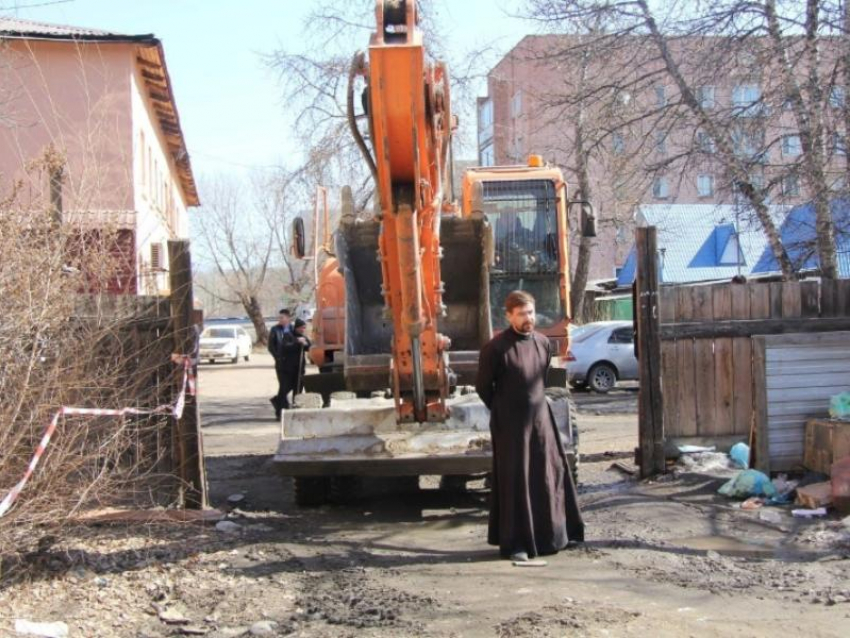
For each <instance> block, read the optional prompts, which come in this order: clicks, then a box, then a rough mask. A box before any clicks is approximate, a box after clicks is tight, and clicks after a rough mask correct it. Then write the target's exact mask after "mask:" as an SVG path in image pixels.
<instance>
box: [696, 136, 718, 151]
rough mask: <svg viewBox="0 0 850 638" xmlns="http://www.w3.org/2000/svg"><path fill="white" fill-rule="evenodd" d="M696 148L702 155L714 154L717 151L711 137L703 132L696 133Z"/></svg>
mask: <svg viewBox="0 0 850 638" xmlns="http://www.w3.org/2000/svg"><path fill="white" fill-rule="evenodd" d="M697 148H698V149H699V150H700V151H702V152H703V153H714V152H715V151H716V150H717V148H716V146H715V145H714V140H713V139H711V135H709V134H708V133H706V132H705V131H697Z"/></svg>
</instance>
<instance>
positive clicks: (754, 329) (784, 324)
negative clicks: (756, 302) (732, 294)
mask: <svg viewBox="0 0 850 638" xmlns="http://www.w3.org/2000/svg"><path fill="white" fill-rule="evenodd" d="M845 330H850V317H823V318H816V317H813V318H810V319H803V318H799V317H798V318H792V319H782V318H779V319H750V320H743V319H741V320H739V319H735V320H732V321H701V322H699V323H668V324H664V325H662V326H661V339H662V340H663V341H669V340H672V339H710V338H712V337H714V338H718V339H719V338H721V337H732V338H735V337H751V336H755V335H769V334H791V333H794V332H805V333H816V332H841V331H845Z"/></svg>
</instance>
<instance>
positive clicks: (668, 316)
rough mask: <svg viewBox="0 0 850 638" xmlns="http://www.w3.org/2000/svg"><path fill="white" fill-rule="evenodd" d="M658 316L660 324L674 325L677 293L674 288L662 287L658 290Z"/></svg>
mask: <svg viewBox="0 0 850 638" xmlns="http://www.w3.org/2000/svg"><path fill="white" fill-rule="evenodd" d="M659 294H660V301H659V309H658V311H659V316H660V319H661V323H675V321H676V311H677V307H678V299H679V293H678V291H677V287H676V286H664V287H662V288H661V289H660V290H659Z"/></svg>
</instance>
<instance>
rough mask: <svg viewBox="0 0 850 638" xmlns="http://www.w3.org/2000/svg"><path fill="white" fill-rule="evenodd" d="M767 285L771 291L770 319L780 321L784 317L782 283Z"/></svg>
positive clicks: (776, 282) (775, 282)
mask: <svg viewBox="0 0 850 638" xmlns="http://www.w3.org/2000/svg"><path fill="white" fill-rule="evenodd" d="M762 285H767V286H768V289H769V290H770V317H771V319H779V318H780V317H782V289H783V287H784V286H783V283H782V282H781V281H774V282H771V283H769V284H762Z"/></svg>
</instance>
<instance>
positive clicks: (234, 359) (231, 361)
mask: <svg viewBox="0 0 850 638" xmlns="http://www.w3.org/2000/svg"><path fill="white" fill-rule="evenodd" d="M230 363H239V355H238V354H237V355H236V356H235V357H233V358H232V359H231V360H230Z"/></svg>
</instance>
